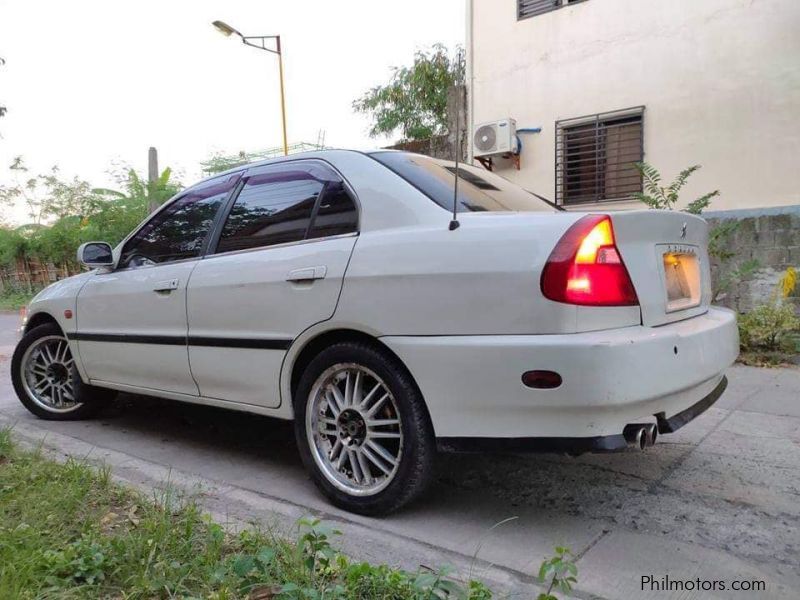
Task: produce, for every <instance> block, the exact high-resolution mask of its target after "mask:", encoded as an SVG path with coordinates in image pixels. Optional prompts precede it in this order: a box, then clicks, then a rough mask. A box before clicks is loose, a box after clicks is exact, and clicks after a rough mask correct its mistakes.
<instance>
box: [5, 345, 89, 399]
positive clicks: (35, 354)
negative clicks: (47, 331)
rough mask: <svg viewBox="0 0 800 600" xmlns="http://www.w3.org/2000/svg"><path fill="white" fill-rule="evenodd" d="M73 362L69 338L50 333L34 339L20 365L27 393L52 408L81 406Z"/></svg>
mask: <svg viewBox="0 0 800 600" xmlns="http://www.w3.org/2000/svg"><path fill="white" fill-rule="evenodd" d="M73 363H74V361H73V358H72V353H71V352H70V349H69V343H68V342H67V340H66V338H63V337H61V336H57V335H48V336H45V337H42V338H39V339H38V340H36V341H35V342H33V344H31V345H30V347H29V348H28V349H27V350H26V351H25V354H24V355H23V357H22V362H21V365H20V370H21V373H20V375H21V379H22V385H23V387H24V388H25V392H26V393H27V394H28V397H29V398H30V399H31V400H33V401H34V402H35V403H36V404H38V405H39V406H41V407H42V408H43V409H45V410H47V411H50V412H69V411H71V410H75V409H76V408H78V407H79V406H81V403H80V402H78V401H76V400H75V386H74V382H73V381H72V377H73V375H72V373H73Z"/></svg>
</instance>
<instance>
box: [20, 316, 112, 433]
mask: <svg viewBox="0 0 800 600" xmlns="http://www.w3.org/2000/svg"><path fill="white" fill-rule="evenodd" d="M11 380H12V382H13V384H14V391H15V392H16V393H17V397H18V398H19V399H20V402H22V404H23V405H24V406H25V408H27V409H28V410H29V411H31V412H32V413H33V414H34V415H36V416H37V417H40V418H42V419H48V420H51V421H69V420H75V419H86V418H89V417H92V416H94V415H95V414H96V413H97V412H98V410H99V409H100V408H101V407H102V404H103V403H104V402H105V401H108V400H110V399H111V398H112V397H113V396H114V392H113V391H111V390H106V389H102V388H97V387H94V386H90V385H86V384H85V383H83V381H81V378H80V375H79V374H78V370H77V368H76V367H75V360H74V358H73V357H72V352H71V351H70V348H69V342H68V341H67V338H66V337H64V334H63V332H62V331H61V329H60V328H59V327H58V325H56V324H55V323H46V324H44V325H39V326H38V327H34V328H33V329H32V330H31V331H29V332H27V333H26V334H25V336H24V337H23V338H22V339H21V340H20V342H19V344H17V347H16V349H15V350H14V357H13V358H12V360H11Z"/></svg>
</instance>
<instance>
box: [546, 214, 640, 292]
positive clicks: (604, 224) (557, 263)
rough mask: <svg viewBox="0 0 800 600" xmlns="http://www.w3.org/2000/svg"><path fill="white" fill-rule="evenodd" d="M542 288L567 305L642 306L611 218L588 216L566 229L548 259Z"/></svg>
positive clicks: (606, 216)
mask: <svg viewBox="0 0 800 600" xmlns="http://www.w3.org/2000/svg"><path fill="white" fill-rule="evenodd" d="M541 287H542V293H543V294H544V296H545V298H549V299H550V300H555V301H556V302H565V303H567V304H579V305H583V306H636V305H638V304H639V299H638V298H637V297H636V290H634V288H633V283H632V282H631V278H630V275H628V270H627V269H626V268H625V264H624V263H623V262H622V257H621V256H620V254H619V250H618V249H617V246H616V240H615V239H614V228H613V227H612V226H611V219H610V218H609V217H608V215H586V216H585V217H583V218H581V219H580V220H578V221H577V222H576V223H574V224H573V225H572V227H570V228H569V229H568V230H567V232H566V233H565V234H564V235H563V236H562V237H561V239H560V240H559V241H558V243H557V244H556V247H555V248H554V249H553V252H551V253H550V258H548V259H547V264H545V266H544V270H543V271H542V281H541Z"/></svg>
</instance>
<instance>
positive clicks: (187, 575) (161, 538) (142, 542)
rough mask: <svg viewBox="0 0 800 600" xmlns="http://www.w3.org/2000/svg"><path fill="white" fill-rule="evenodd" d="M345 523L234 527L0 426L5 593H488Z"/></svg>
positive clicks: (0, 583) (0, 580)
mask: <svg viewBox="0 0 800 600" xmlns="http://www.w3.org/2000/svg"><path fill="white" fill-rule="evenodd" d="M337 535H338V532H336V531H334V530H332V529H330V528H329V527H328V526H327V525H326V524H324V523H320V522H319V521H316V520H301V521H300V522H299V524H298V532H297V538H296V539H294V540H288V539H285V538H281V537H277V536H274V535H272V534H270V533H269V532H265V531H262V530H259V529H258V528H255V527H254V528H250V529H247V530H244V531H242V532H240V533H237V534H233V533H230V532H228V531H226V529H225V528H224V527H222V526H221V525H220V524H218V523H215V522H214V521H213V520H211V519H210V518H209V517H208V516H207V515H204V514H203V513H202V512H201V510H200V509H199V508H198V506H197V505H196V504H195V503H194V502H192V501H191V500H190V499H188V500H187V499H181V498H179V497H177V496H176V495H175V494H174V493H171V492H165V493H164V494H163V495H162V496H159V497H157V498H154V499H152V500H151V499H147V498H145V497H144V496H142V495H140V494H138V493H136V492H134V491H132V490H129V489H127V488H124V487H121V486H119V485H117V484H115V483H113V482H112V481H111V477H110V473H109V471H108V470H107V469H96V468H93V467H91V466H89V465H87V464H84V463H81V462H78V461H75V460H72V459H70V460H68V461H67V462H66V463H57V462H54V461H51V460H48V459H46V458H44V457H43V456H42V453H41V452H35V451H34V452H32V451H23V450H20V449H19V448H17V447H15V446H14V444H13V443H12V440H11V435H10V432H9V430H0V598H45V599H47V598H59V599H61V598H93V599H94V598H126V599H127V598H172V597H182V598H214V599H218V600H225V599H234V598H249V599H252V600H255V599H260V600H266V599H269V598H277V599H285V598H319V599H321V598H332V599H333V598H341V599H345V598H346V599H360V598H363V599H365V600H366V599H370V600H372V599H398V600H404V599H414V600H416V599H420V600H421V599H423V598H425V599H436V598H466V599H471V600H480V599H485V598H491V593H490V592H489V590H488V589H487V588H486V587H485V586H483V584H481V583H479V582H475V581H470V582H468V583H461V582H459V581H456V580H455V579H453V578H452V577H451V576H450V575H449V573H448V571H447V570H441V571H428V570H420V571H419V572H417V573H408V572H404V571H399V570H396V569H393V568H390V567H388V566H385V565H379V566H374V565H371V564H367V563H357V562H353V561H351V560H350V559H348V558H347V557H345V556H344V555H342V554H341V553H340V552H338V551H337V550H335V549H334V548H333V546H332V545H331V541H332V540H333V539H335V538H336V536H337Z"/></svg>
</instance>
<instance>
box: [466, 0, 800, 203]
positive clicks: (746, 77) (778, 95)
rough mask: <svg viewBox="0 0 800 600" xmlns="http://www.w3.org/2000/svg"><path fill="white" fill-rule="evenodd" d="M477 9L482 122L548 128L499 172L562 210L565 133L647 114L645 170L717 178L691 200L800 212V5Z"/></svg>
mask: <svg viewBox="0 0 800 600" xmlns="http://www.w3.org/2000/svg"><path fill="white" fill-rule="evenodd" d="M467 2H468V3H469V4H468V10H467V14H468V20H469V21H470V23H468V36H467V38H468V39H467V54H468V74H467V76H468V79H469V84H470V89H471V92H472V93H471V94H470V120H471V122H472V124H473V125H474V124H475V123H481V122H485V121H492V120H495V119H502V118H505V117H511V118H514V119H516V121H517V126H518V127H539V126H540V127H542V132H541V133H539V134H524V135H522V134H521V135H520V137H521V139H522V143H523V150H522V155H521V169H520V170H519V171H517V170H516V169H514V167H513V165H512V164H511V162H510V161H502V160H501V161H498V164H497V166H496V171H497V172H498V173H499V174H501V175H503V176H505V177H507V178H509V179H512V180H515V181H517V182H519V183H521V184H522V185H524V186H525V187H528V188H529V189H531V190H533V191H536V192H538V193H539V194H541V195H543V196H545V197H548V198H554V196H555V172H554V162H555V158H554V144H555V127H554V123H555V121H556V120H559V119H567V118H572V117H580V116H583V115H588V114H594V113H599V112H605V111H613V110H617V109H624V108H628V107H633V106H639V105H644V106H645V113H644V153H645V160H646V161H648V162H650V163H651V164H653V165H654V166H655V167H656V168H658V169H659V170H660V171H661V172H662V174H663V175H664V177H665V179H668V180H671V179H672V177H673V176H674V175H675V174H677V173H678V172H679V171H680V170H681V169H683V168H684V167H687V166H689V165H692V164H701V165H702V166H703V168H702V169H701V170H700V171H698V172H697V173H696V174H695V175H694V176H693V177H692V179H691V180H690V184H689V185H687V187H686V188H685V190H686V191H685V194H684V196H683V197H684V198H685V199H686V200H690V199H692V198H694V197H695V196H697V195H700V194H702V193H704V192H707V191H711V190H713V189H719V190H720V192H721V198H718V199H715V200H714V202H713V204H712V207H711V208H712V209H726V208H754V207H763V206H779V205H787V204H800V0H585V1H584V2H578V3H576V4H573V5H570V6H566V7H563V8H560V9H558V10H554V11H552V12H549V13H546V14H543V15H539V16H535V17H531V18H528V19H524V20H521V21H517V12H516V11H517V2H516V0H467ZM603 206H604V207H607V208H610V206H609V205H607V204H603ZM613 206H614V207H617V208H627V207H629V206H641V205H639V204H638V203H633V204H631V203H625V202H617V203H614V204H613ZM583 208H586V207H585V206H584V207H583ZM589 208H591V205H590V206H589Z"/></svg>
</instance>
